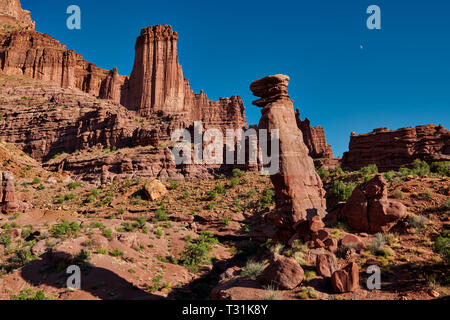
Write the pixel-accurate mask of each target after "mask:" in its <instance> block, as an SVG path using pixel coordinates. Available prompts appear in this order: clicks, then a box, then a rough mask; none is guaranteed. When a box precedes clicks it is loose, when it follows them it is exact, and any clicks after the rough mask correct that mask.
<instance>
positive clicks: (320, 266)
mask: <svg viewBox="0 0 450 320" xmlns="http://www.w3.org/2000/svg"><path fill="white" fill-rule="evenodd" d="M336 270H337V260H336V256H335V255H334V254H320V255H318V256H317V261H316V271H317V274H318V275H320V276H321V277H328V278H329V277H331V275H332V274H333V273H334V272H335V271H336Z"/></svg>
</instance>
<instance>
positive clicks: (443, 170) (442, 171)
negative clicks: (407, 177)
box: [431, 161, 450, 177]
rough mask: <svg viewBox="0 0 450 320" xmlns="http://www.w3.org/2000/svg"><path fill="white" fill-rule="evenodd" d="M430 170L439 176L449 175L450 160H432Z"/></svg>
mask: <svg viewBox="0 0 450 320" xmlns="http://www.w3.org/2000/svg"><path fill="white" fill-rule="evenodd" d="M431 171H432V172H433V173H437V174H438V175H441V176H445V177H450V161H445V162H433V163H432V164H431Z"/></svg>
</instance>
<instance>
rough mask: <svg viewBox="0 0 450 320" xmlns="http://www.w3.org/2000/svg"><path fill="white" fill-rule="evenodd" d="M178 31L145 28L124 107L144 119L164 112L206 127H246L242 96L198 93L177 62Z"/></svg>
mask: <svg viewBox="0 0 450 320" xmlns="http://www.w3.org/2000/svg"><path fill="white" fill-rule="evenodd" d="M177 40H178V34H177V32H175V31H173V30H172V27H171V26H169V25H156V26H152V27H148V28H145V29H143V30H142V31H141V35H140V36H139V37H138V38H137V41H136V47H135V49H136V56H135V60H134V67H133V71H132V73H131V76H130V79H129V81H128V84H127V88H126V90H124V92H126V99H125V101H126V103H125V106H126V107H127V108H129V109H131V110H135V111H138V112H139V113H140V114H141V115H142V116H149V115H150V114H152V113H154V112H159V111H163V112H164V113H167V114H179V115H183V117H184V120H186V121H203V122H204V124H205V127H218V128H222V129H225V128H242V127H246V118H245V108H244V104H243V102H242V100H241V98H240V97H238V96H233V97H231V98H221V99H220V100H219V101H211V100H209V99H208V97H207V96H206V94H205V93H204V92H203V91H202V92H201V93H200V94H195V93H194V92H193V91H192V89H191V87H190V85H189V81H188V80H187V79H185V78H184V76H183V69H182V67H181V65H180V64H179V61H178V49H177Z"/></svg>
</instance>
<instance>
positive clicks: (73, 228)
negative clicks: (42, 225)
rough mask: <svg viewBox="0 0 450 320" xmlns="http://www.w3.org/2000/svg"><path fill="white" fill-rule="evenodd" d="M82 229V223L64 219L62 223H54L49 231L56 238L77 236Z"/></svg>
mask: <svg viewBox="0 0 450 320" xmlns="http://www.w3.org/2000/svg"><path fill="white" fill-rule="evenodd" d="M80 230H81V227H80V225H79V224H78V223H76V222H75V221H74V222H72V223H70V222H68V221H66V220H63V221H62V222H61V223H58V224H55V225H53V226H52V227H51V228H50V230H49V231H50V233H51V234H52V235H53V236H54V237H55V238H63V237H72V236H75V235H77V234H78V232H80Z"/></svg>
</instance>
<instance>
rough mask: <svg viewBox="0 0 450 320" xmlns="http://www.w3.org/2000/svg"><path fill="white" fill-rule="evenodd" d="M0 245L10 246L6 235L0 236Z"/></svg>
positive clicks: (9, 238)
mask: <svg viewBox="0 0 450 320" xmlns="http://www.w3.org/2000/svg"><path fill="white" fill-rule="evenodd" d="M0 244H2V245H4V246H5V247H7V246H9V245H10V244H11V237H10V236H8V235H1V236H0Z"/></svg>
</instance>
